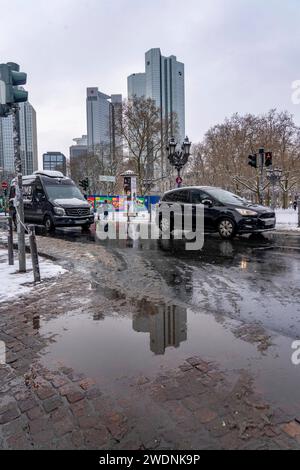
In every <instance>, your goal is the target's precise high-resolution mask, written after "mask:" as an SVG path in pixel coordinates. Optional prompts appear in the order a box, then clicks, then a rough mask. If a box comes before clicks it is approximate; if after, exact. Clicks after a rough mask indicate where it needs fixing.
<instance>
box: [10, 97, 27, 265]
mask: <svg viewBox="0 0 300 470" xmlns="http://www.w3.org/2000/svg"><path fill="white" fill-rule="evenodd" d="M12 112H13V137H14V163H15V173H16V195H15V207H16V213H17V223H18V256H19V272H21V273H24V272H26V256H25V226H24V202H23V191H22V160H21V148H20V115H19V113H20V111H19V105H18V104H15V105H14V106H13V107H12Z"/></svg>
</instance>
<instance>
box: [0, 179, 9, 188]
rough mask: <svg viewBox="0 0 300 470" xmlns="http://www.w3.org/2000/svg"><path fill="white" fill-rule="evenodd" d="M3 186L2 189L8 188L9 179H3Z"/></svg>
mask: <svg viewBox="0 0 300 470" xmlns="http://www.w3.org/2000/svg"><path fill="white" fill-rule="evenodd" d="M1 186H2V189H7V188H8V183H7V181H2V184H1Z"/></svg>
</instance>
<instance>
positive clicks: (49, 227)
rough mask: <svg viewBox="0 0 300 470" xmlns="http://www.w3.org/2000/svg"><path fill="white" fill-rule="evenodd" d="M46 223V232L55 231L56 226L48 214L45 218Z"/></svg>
mask: <svg viewBox="0 0 300 470" xmlns="http://www.w3.org/2000/svg"><path fill="white" fill-rule="evenodd" d="M44 225H45V229H46V232H48V233H51V232H54V230H55V226H54V223H53V221H52V219H51V217H50V216H49V215H46V217H45V218H44Z"/></svg>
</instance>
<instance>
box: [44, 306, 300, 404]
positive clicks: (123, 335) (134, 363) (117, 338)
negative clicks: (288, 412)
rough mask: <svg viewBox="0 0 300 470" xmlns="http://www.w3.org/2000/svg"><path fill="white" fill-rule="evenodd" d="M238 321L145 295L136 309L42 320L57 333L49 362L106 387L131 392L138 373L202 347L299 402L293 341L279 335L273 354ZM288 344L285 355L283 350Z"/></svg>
mask: <svg viewBox="0 0 300 470" xmlns="http://www.w3.org/2000/svg"><path fill="white" fill-rule="evenodd" d="M238 325H239V323H238V322H235V321H230V322H229V321H226V325H225V324H224V322H223V318H221V317H220V321H219V322H218V321H216V319H215V318H214V317H213V316H212V315H208V314H205V313H201V312H195V311H192V310H190V309H185V308H184V307H182V306H177V305H176V306H175V305H169V304H166V305H159V306H155V305H152V304H151V303H149V302H146V301H144V302H142V304H140V306H139V311H138V313H135V314H132V315H131V316H120V315H119V314H117V313H115V314H113V315H107V316H104V315H103V314H101V315H99V316H97V315H95V313H93V314H89V313H88V312H86V313H84V312H81V311H76V312H72V313H69V314H66V315H63V316H60V317H58V318H54V319H51V320H49V321H41V327H40V333H41V335H43V336H47V337H50V336H51V337H52V338H53V335H54V341H52V342H51V344H49V346H48V347H47V348H46V349H44V350H43V356H42V362H43V363H44V364H45V365H47V366H48V367H49V366H50V367H51V364H55V363H56V362H57V361H61V362H63V363H64V364H66V365H67V366H70V367H72V368H73V369H75V370H76V371H77V372H83V373H84V374H85V375H87V376H89V377H92V378H93V379H94V380H96V382H97V383H99V384H100V385H101V386H102V387H103V388H105V389H107V390H113V391H114V392H116V393H123V392H124V388H125V389H126V388H127V386H129V385H130V384H131V383H132V382H133V381H134V380H135V379H136V378H137V377H139V376H147V377H149V378H151V377H153V376H155V375H156V374H157V373H161V372H163V371H164V370H167V369H169V368H173V367H176V366H178V365H180V364H181V363H182V362H183V361H184V360H185V359H187V358H188V357H191V356H194V355H199V356H201V357H202V358H203V359H206V360H211V361H216V363H217V364H219V365H220V366H221V368H222V369H225V370H226V371H227V372H228V373H229V375H231V376H233V375H234V373H235V371H237V370H240V369H246V370H247V371H248V372H249V373H251V374H253V376H254V377H255V383H256V387H257V389H258V391H260V392H261V393H263V395H264V396H265V397H266V398H268V399H270V400H273V401H274V403H276V404H282V405H285V404H286V403H287V402H288V403H290V405H291V406H295V407H296V406H297V404H298V401H299V400H298V396H299V393H298V390H299V387H300V368H298V369H297V368H296V367H295V366H293V365H292V363H291V343H290V340H289V339H288V338H284V337H277V338H276V341H275V342H276V345H274V346H270V347H269V349H268V351H267V352H266V353H265V354H261V353H260V352H259V351H258V350H257V344H251V343H249V342H246V341H243V340H242V339H240V338H237V337H236V336H235V335H234V333H233V331H234V330H235V329H236V327H237V326H238ZM279 351H280V355H278V352H279Z"/></svg>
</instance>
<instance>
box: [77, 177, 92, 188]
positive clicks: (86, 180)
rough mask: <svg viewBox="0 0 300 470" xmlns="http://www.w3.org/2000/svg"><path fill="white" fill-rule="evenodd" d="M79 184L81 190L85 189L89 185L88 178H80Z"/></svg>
mask: <svg viewBox="0 0 300 470" xmlns="http://www.w3.org/2000/svg"><path fill="white" fill-rule="evenodd" d="M79 186H80V187H81V188H82V189H83V191H87V190H88V189H89V186H90V182H89V179H88V178H84V179H82V180H79Z"/></svg>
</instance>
